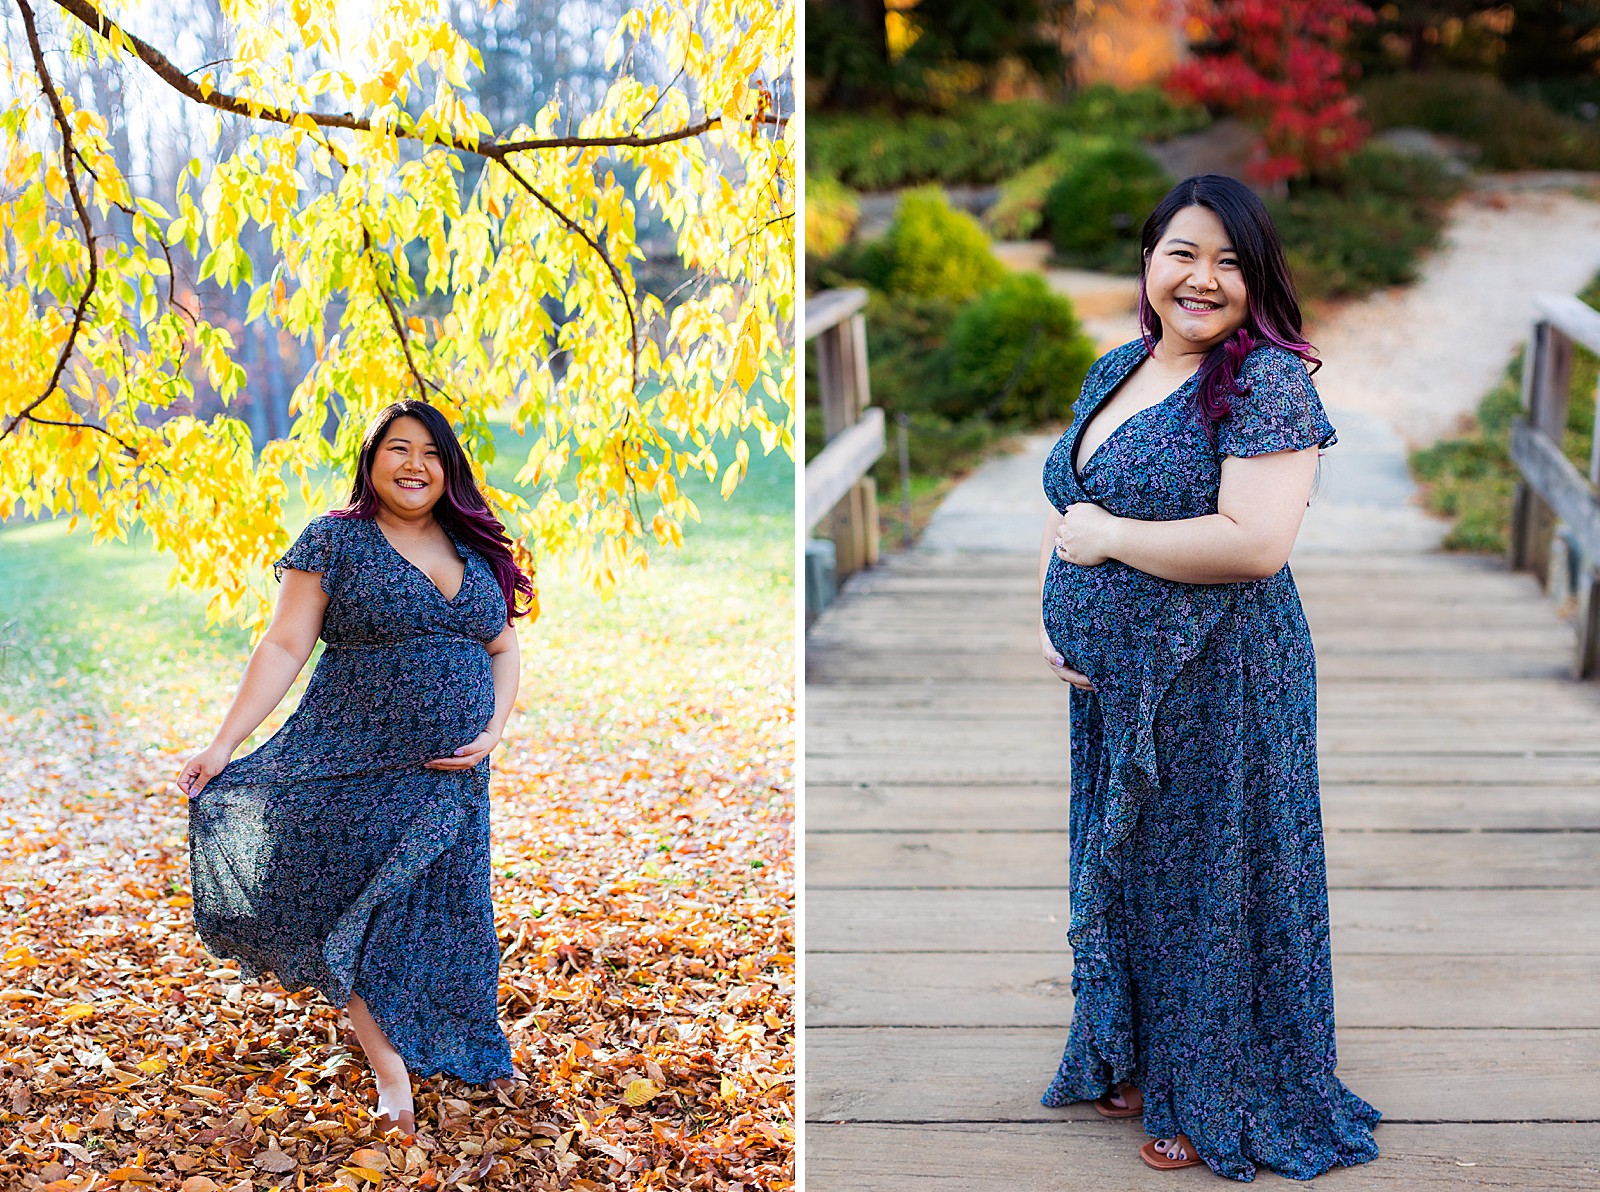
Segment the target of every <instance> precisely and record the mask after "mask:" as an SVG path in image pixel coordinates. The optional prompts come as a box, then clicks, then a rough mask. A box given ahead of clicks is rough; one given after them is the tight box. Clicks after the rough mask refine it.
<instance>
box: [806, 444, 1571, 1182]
mask: <svg viewBox="0 0 1600 1192" xmlns="http://www.w3.org/2000/svg"><path fill="white" fill-rule="evenodd" d="M1342 425H1343V424H1342V423H1341V426H1342ZM1293 566H1294V571H1295V576H1296V580H1297V582H1298V583H1299V585H1300V588H1301V592H1302V597H1303V599H1304V603H1305V606H1306V614H1307V618H1308V620H1309V621H1310V624H1311V628H1312V634H1313V638H1314V640H1315V642H1316V646H1317V654H1318V661H1319V679H1320V695H1319V699H1320V709H1319V711H1320V726H1319V733H1320V750H1321V759H1322V775H1323V814H1324V823H1325V831H1326V834H1327V854H1328V863H1329V886H1330V904H1331V909H1332V918H1333V948H1334V974H1335V983H1336V986H1335V1003H1336V1007H1337V1018H1338V1022H1339V1055H1340V1061H1341V1063H1340V1075H1341V1077H1342V1078H1343V1079H1344V1080H1345V1082H1346V1083H1347V1084H1349V1085H1350V1086H1351V1087H1352V1088H1353V1089H1354V1090H1355V1091H1356V1092H1358V1093H1360V1094H1361V1095H1362V1096H1364V1097H1366V1098H1367V1099H1368V1100H1370V1101H1371V1102H1372V1103H1373V1104H1375V1105H1377V1106H1378V1107H1379V1108H1380V1109H1381V1110H1383V1112H1384V1114H1385V1121H1384V1123H1383V1124H1382V1125H1381V1126H1380V1127H1379V1128H1378V1131H1377V1138H1378V1143H1379V1146H1380V1148H1381V1149H1382V1156H1381V1158H1380V1159H1379V1160H1377V1161H1376V1162H1374V1163H1371V1164H1367V1165H1364V1166H1361V1167H1357V1168H1349V1169H1336V1170H1334V1171H1332V1172H1329V1173H1327V1174H1326V1175H1325V1176H1323V1177H1321V1178H1320V1179H1319V1180H1318V1181H1317V1184H1318V1187H1324V1188H1329V1189H1333V1190H1336V1192H1337V1190H1341V1189H1342V1190H1351V1192H1353V1190H1359V1189H1376V1188H1383V1189H1408V1190H1409V1189H1430V1188H1462V1187H1465V1188H1471V1187H1480V1188H1490V1187H1492V1188H1526V1189H1540V1190H1551V1189H1576V1188H1585V1189H1596V1188H1600V685H1594V684H1589V685H1583V684H1578V683H1575V682H1573V681H1571V680H1570V679H1568V678H1567V674H1568V667H1569V665H1570V661H1571V654H1572V640H1573V639H1572V630H1571V629H1570V628H1569V627H1568V626H1567V625H1566V624H1564V623H1563V622H1562V621H1561V620H1560V619H1559V618H1558V616H1557V613H1556V610H1555V607H1554V605H1553V604H1552V603H1551V602H1549V601H1548V600H1546V599H1545V598H1544V597H1543V596H1542V595H1541V594H1540V593H1539V591H1538V590H1537V586H1536V584H1535V583H1534V581H1533V580H1532V579H1530V578H1527V577H1525V576H1515V575H1511V574H1508V573H1507V572H1506V571H1505V569H1504V568H1503V567H1502V566H1501V565H1499V564H1498V563H1497V562H1495V561H1492V560H1483V559H1476V558H1461V557H1449V556H1443V555H1439V554H1435V553H1427V552H1419V551H1416V550H1407V549H1398V550H1393V551H1390V552H1389V553H1381V554H1360V553H1349V552H1343V551H1311V552H1308V553H1305V554H1304V555H1301V554H1297V555H1296V558H1295V560H1294V564H1293ZM1035 574H1036V562H1035V560H1034V558H1033V557H1031V556H1029V555H1023V554H1019V553H971V552H967V553H955V554H933V553H926V552H914V553H911V554H907V555H901V556H897V557H894V558H892V559H889V560H888V561H886V563H885V564H884V565H883V566H881V567H879V568H878V569H876V570H875V571H873V572H871V573H867V574H863V575H861V576H859V577H858V578H857V579H856V580H855V581H854V582H853V583H852V584H851V585H849V587H848V589H847V591H846V592H845V593H844V594H843V596H842V597H841V599H840V601H839V603H838V604H837V605H835V606H834V607H833V608H832V609H830V610H829V612H828V613H827V614H826V615H825V616H824V617H823V618H822V619H820V620H819V621H818V622H817V624H816V625H815V626H814V628H813V630H812V632H811V634H810V635H809V637H808V639H807V642H806V661H807V672H808V674H807V687H806V737H805V740H806V755H807V761H806V791H805V807H806V829H807V836H806V902H805V909H806V920H805V922H806V926H805V930H806V946H807V959H806V1019H805V1025H806V1031H805V1055H806V1068H805V1081H806V1097H805V1110H806V1118H807V1125H806V1132H805V1150H806V1187H807V1188H808V1189H809V1190H811V1192H873V1190H882V1192H901V1190H905V1189H917V1190H919V1192H920V1190H930V1192H931V1190H944V1189H950V1190H955V1189H1007V1190H1016V1192H1030V1190H1033V1189H1039V1190H1045V1189H1049V1190H1051V1192H1058V1190H1063V1189H1065V1190H1077V1189H1083V1190H1085V1192H1088V1190H1090V1189H1094V1190H1102V1189H1114V1190H1120V1192H1137V1190H1142V1189H1146V1188H1149V1189H1171V1188H1174V1187H1177V1186H1179V1185H1180V1184H1181V1185H1183V1186H1185V1187H1199V1186H1202V1184H1204V1185H1205V1186H1213V1185H1211V1184H1209V1183H1207V1181H1211V1180H1214V1179H1215V1178H1216V1177H1214V1176H1212V1175H1211V1173H1210V1172H1208V1171H1206V1170H1205V1169H1204V1168H1199V1169H1190V1170H1187V1171H1184V1172H1182V1173H1176V1172H1172V1173H1158V1172H1153V1171H1149V1170H1147V1169H1146V1168H1145V1167H1144V1165H1143V1164H1142V1163H1140V1162H1139V1159H1138V1156H1137V1153H1136V1151H1137V1147H1138V1145H1139V1143H1140V1142H1142V1141H1143V1140H1144V1132H1143V1130H1142V1128H1141V1127H1140V1125H1139V1123H1138V1122H1137V1121H1133V1122H1114V1121H1107V1120H1104V1119H1101V1118H1100V1117H1099V1116H1098V1115H1097V1114H1096V1113H1094V1112H1093V1110H1092V1109H1090V1108H1089V1107H1088V1106H1086V1105H1081V1106H1074V1107H1070V1108H1067V1109H1062V1110H1051V1109H1044V1108H1042V1107H1041V1106H1040V1105H1039V1104H1038V1096H1039V1094H1040V1092H1041V1091H1042V1090H1043V1088H1044V1086H1045V1084H1046V1083H1047V1082H1048V1080H1049V1078H1050V1076H1051V1074H1052V1073H1053V1072H1054V1070H1055V1066H1056V1063H1057V1061H1058V1060H1059V1058H1060V1049H1061V1045H1062V1043H1063V1042H1064V1040H1065V1036H1066V1029H1067V1024H1068V1022H1069V1020H1070V1016H1071V1005H1072V1001H1071V994H1070V992H1069V985H1068V981H1069V977H1070V973H1071V957H1070V953H1069V951H1068V950H1067V948H1066V943H1065V929H1066V921H1067V891H1066V872H1067V836H1066V827H1067V790H1068V780H1067V733H1068V724H1067V698H1066V696H1067V692H1066V689H1065V687H1064V686H1062V685H1061V684H1059V683H1058V682H1057V681H1055V680H1054V679H1053V678H1051V677H1050V675H1049V673H1048V672H1047V671H1046V669H1045V668H1044V665H1043V663H1042V662H1041V661H1040V659H1039V657H1038V650H1037V647H1036V644H1035V640H1036V626H1037V617H1038V612H1037V588H1036V584H1035ZM1258 1181H1259V1182H1261V1183H1263V1184H1267V1185H1275V1184H1282V1183H1284V1182H1285V1181H1282V1180H1281V1179H1280V1178H1279V1177H1277V1176H1276V1175H1274V1174H1272V1173H1270V1172H1267V1171H1265V1170H1263V1171H1261V1172H1260V1174H1259V1175H1258Z"/></svg>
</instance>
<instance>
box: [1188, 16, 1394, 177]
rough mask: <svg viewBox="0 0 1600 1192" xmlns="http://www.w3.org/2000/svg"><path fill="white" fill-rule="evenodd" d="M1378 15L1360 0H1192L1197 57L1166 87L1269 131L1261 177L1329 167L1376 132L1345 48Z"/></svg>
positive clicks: (1258, 167) (1257, 171)
mask: <svg viewBox="0 0 1600 1192" xmlns="http://www.w3.org/2000/svg"><path fill="white" fill-rule="evenodd" d="M1373 20H1374V17H1373V12H1372V10H1371V9H1370V8H1368V7H1367V6H1366V5H1365V4H1362V3H1359V2H1358V0H1188V33H1189V39H1190V42H1191V49H1192V50H1193V51H1194V54H1195V56H1194V57H1193V58H1192V59H1190V60H1189V61H1187V62H1185V63H1183V64H1182V65H1181V66H1179V67H1178V68H1177V69H1176V70H1174V71H1173V72H1172V74H1171V75H1169V76H1168V78H1167V86H1168V88H1169V89H1170V90H1171V91H1173V92H1174V93H1175V94H1177V95H1180V96H1183V97H1184V98H1187V99H1192V100H1195V101H1197V102H1199V103H1203V104H1205V105H1206V106H1207V107H1209V108H1211V109H1213V110H1214V111H1224V112H1236V113H1238V114H1239V115H1240V116H1241V117H1243V118H1244V119H1246V120H1249V121H1250V122H1251V123H1253V124H1256V125H1258V126H1259V127H1260V128H1261V130H1262V139H1263V142H1264V152H1263V154H1262V156H1261V157H1259V158H1258V159H1257V160H1255V161H1254V162H1252V163H1251V167H1250V172H1251V176H1252V177H1253V178H1254V179H1255V180H1256V181H1258V182H1262V183H1269V184H1270V183H1277V182H1281V181H1284V180H1286V179H1289V178H1295V177H1300V176H1303V175H1305V174H1308V173H1313V172H1316V171H1320V170H1325V169H1330V168H1333V167H1336V166H1338V165H1339V164H1340V163H1341V162H1343V161H1344V159H1345V158H1346V157H1348V156H1349V154H1350V153H1351V152H1352V151H1353V150H1355V149H1356V148H1358V147H1359V146H1360V145H1361V143H1362V141H1363V140H1365V139H1366V135H1367V132H1368V131H1369V129H1368V125H1367V124H1366V122H1365V121H1363V120H1362V119H1361V115H1360V107H1359V103H1358V101H1357V100H1356V98H1355V97H1354V96H1353V95H1351V94H1350V91H1349V78H1350V76H1351V75H1352V74H1353V73H1354V71H1355V68H1354V67H1353V66H1352V64H1350V63H1349V62H1348V61H1347V60H1346V59H1345V57H1344V54H1343V50H1344V47H1345V45H1346V44H1347V43H1348V41H1349V39H1350V34H1351V31H1352V29H1353V28H1354V26H1355V25H1356V24H1358V23H1366V24H1370V23H1371V22H1372V21H1373Z"/></svg>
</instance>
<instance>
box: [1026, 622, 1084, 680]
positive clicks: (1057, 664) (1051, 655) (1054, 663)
mask: <svg viewBox="0 0 1600 1192" xmlns="http://www.w3.org/2000/svg"><path fill="white" fill-rule="evenodd" d="M1039 648H1040V649H1041V650H1043V651H1044V660H1045V663H1046V665H1048V666H1049V667H1050V671H1051V673H1052V674H1054V675H1055V677H1056V678H1058V679H1060V680H1061V681H1062V682H1063V683H1071V684H1072V685H1073V686H1074V687H1076V688H1077V689H1078V690H1079V691H1093V690H1094V684H1093V683H1091V682H1089V676H1088V675H1085V674H1083V673H1081V672H1079V671H1075V670H1073V669H1072V668H1071V667H1070V666H1068V665H1067V660H1066V659H1065V658H1063V657H1061V651H1059V650H1057V649H1056V648H1055V645H1054V644H1053V643H1052V642H1051V641H1050V634H1049V633H1047V632H1046V631H1045V627H1044V626H1043V625H1040V626H1039Z"/></svg>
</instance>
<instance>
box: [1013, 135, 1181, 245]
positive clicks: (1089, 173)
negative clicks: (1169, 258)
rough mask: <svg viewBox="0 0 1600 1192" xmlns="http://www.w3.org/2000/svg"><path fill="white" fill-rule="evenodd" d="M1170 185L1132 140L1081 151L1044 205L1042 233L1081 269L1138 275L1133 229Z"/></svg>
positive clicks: (1051, 191)
mask: <svg viewBox="0 0 1600 1192" xmlns="http://www.w3.org/2000/svg"><path fill="white" fill-rule="evenodd" d="M1171 186H1172V181H1171V180H1170V179H1169V178H1168V177H1167V175H1166V173H1165V171H1163V170H1162V168H1161V167H1160V166H1159V165H1158V164H1156V161H1155V159H1154V158H1152V157H1151V156H1150V155H1149V154H1148V153H1146V152H1145V151H1144V149H1143V148H1142V147H1141V146H1139V145H1137V144H1135V143H1134V142H1132V141H1119V140H1113V141H1108V142H1106V143H1104V144H1103V145H1100V146H1097V147H1092V148H1089V149H1087V150H1086V151H1085V152H1084V153H1083V154H1082V155H1081V156H1080V157H1078V159H1077V160H1076V162H1074V163H1073V164H1072V165H1071V167H1070V168H1068V169H1067V170H1066V171H1065V172H1064V173H1063V174H1062V175H1061V177H1060V178H1059V179H1057V180H1056V183H1055V185H1053V186H1052V187H1051V188H1050V192H1049V194H1047V195H1046V196H1045V200H1044V219H1045V229H1046V231H1047V232H1048V234H1049V236H1050V240H1051V242H1052V243H1053V244H1054V245H1055V246H1056V251H1057V252H1059V253H1060V254H1061V255H1062V257H1064V258H1065V259H1067V260H1069V261H1071V262H1073V263H1074V264H1078V265H1082V266H1084V267H1086V268H1100V269H1114V270H1120V271H1122V272H1132V273H1137V272H1138V271H1139V229H1140V226H1141V225H1142V224H1143V223H1144V219H1145V217H1146V216H1147V215H1149V213H1150V211H1151V209H1152V208H1154V207H1155V205H1156V204H1157V203H1158V202H1160V201H1161V197H1162V196H1163V195H1165V194H1166V193H1167V191H1168V189H1170V187H1171Z"/></svg>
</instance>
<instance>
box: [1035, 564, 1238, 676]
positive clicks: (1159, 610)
mask: <svg viewBox="0 0 1600 1192" xmlns="http://www.w3.org/2000/svg"><path fill="white" fill-rule="evenodd" d="M1221 586H1222V585H1218V587H1221ZM1192 593H1193V589H1192V588H1191V587H1190V586H1189V585H1186V584H1176V583H1173V582H1172V581H1170V580H1164V579H1159V578H1157V577H1156V576H1153V575H1150V574H1148V573H1147V572H1143V571H1140V570H1138V569H1137V568H1134V567H1129V566H1128V565H1127V564H1126V563H1119V562H1117V561H1116V560H1114V559H1113V560H1109V561H1107V562H1105V563H1101V564H1099V565H1098V566H1095V567H1080V566H1079V565H1078V564H1076V563H1067V562H1064V561H1063V560H1062V559H1061V558H1059V557H1058V556H1051V559H1050V567H1049V570H1048V571H1046V572H1045V581H1044V609H1043V611H1044V626H1045V631H1046V632H1047V633H1048V634H1049V635H1050V640H1051V642H1052V643H1054V645H1055V648H1056V649H1057V650H1059V651H1061V657H1062V658H1064V659H1066V662H1067V665H1068V666H1070V667H1072V668H1073V669H1074V670H1077V671H1081V672H1082V673H1083V674H1085V675H1087V676H1088V677H1089V680H1090V682H1092V683H1093V684H1094V685H1095V686H1096V687H1097V688H1104V687H1106V686H1108V685H1110V684H1114V683H1115V682H1116V681H1117V680H1118V678H1119V677H1120V676H1123V675H1127V674H1130V673H1132V672H1134V671H1136V670H1137V669H1138V667H1137V663H1138V661H1139V660H1140V659H1141V658H1143V657H1145V656H1146V654H1147V653H1148V652H1149V650H1150V648H1151V646H1152V644H1153V643H1155V642H1156V641H1157V639H1166V638H1167V637H1169V636H1170V635H1169V633H1168V632H1167V631H1168V629H1169V627H1170V626H1169V622H1170V621H1171V620H1172V619H1173V617H1174V615H1175V614H1176V615H1177V616H1179V617H1182V616H1185V615H1187V614H1188V613H1189V612H1191V611H1192V610H1190V609H1189V608H1187V607H1184V608H1181V609H1180V608H1175V607H1174V605H1184V606H1187V605H1188V604H1189V603H1191V594H1192ZM1218 594H1219V595H1220V593H1218ZM1202 599H1204V596H1202Z"/></svg>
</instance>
